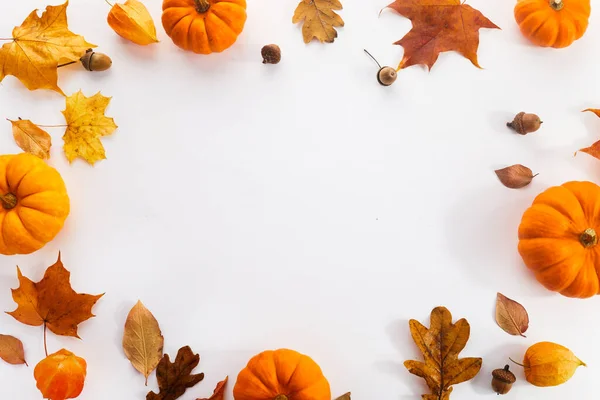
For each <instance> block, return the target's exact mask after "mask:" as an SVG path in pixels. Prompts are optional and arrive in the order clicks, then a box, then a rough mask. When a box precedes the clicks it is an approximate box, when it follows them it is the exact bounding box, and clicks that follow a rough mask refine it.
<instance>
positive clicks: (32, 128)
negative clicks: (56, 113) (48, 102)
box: [9, 118, 52, 160]
mask: <svg viewBox="0 0 600 400" xmlns="http://www.w3.org/2000/svg"><path fill="white" fill-rule="evenodd" d="M9 121H10V123H11V124H12V131H13V137H14V138H15V142H16V143H17V145H18V146H19V147H20V148H21V149H22V150H23V151H24V152H26V153H30V154H33V155H34V156H36V157H39V158H41V159H42V160H47V159H48V158H50V147H51V146H52V138H51V137H50V135H49V134H48V132H46V131H45V130H43V129H41V128H40V127H39V126H37V125H36V124H34V123H33V122H31V121H30V120H28V119H24V120H23V119H20V118H19V120H18V121H11V120H10V119H9Z"/></svg>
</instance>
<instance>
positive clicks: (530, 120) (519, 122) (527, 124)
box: [506, 112, 544, 135]
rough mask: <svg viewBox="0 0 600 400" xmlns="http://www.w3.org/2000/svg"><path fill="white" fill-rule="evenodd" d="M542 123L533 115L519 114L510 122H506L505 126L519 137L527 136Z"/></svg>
mask: <svg viewBox="0 0 600 400" xmlns="http://www.w3.org/2000/svg"><path fill="white" fill-rule="evenodd" d="M543 123H544V121H542V120H541V119H540V117H538V116H537V115H535V114H530V113H526V112H520V113H518V114H517V115H515V118H514V119H513V120H512V121H511V122H507V123H506V126H508V127H509V128H510V129H512V130H514V131H515V132H517V133H518V134H520V135H527V134H528V133H531V132H535V131H537V130H538V129H540V127H541V126H542V124H543Z"/></svg>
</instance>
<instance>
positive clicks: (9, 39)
mask: <svg viewBox="0 0 600 400" xmlns="http://www.w3.org/2000/svg"><path fill="white" fill-rule="evenodd" d="M0 40H15V38H0Z"/></svg>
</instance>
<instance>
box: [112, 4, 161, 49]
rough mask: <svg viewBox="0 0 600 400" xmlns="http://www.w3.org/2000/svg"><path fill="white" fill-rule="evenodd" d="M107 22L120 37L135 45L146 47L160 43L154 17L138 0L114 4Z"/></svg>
mask: <svg viewBox="0 0 600 400" xmlns="http://www.w3.org/2000/svg"><path fill="white" fill-rule="evenodd" d="M107 21H108V25H109V26H110V27H111V28H112V29H113V30H114V31H115V32H116V33H117V34H118V35H119V36H121V37H122V38H124V39H127V40H129V41H131V42H133V43H135V44H139V45H141V46H145V45H147V44H152V43H157V42H158V39H157V38H156V27H155V26H154V21H153V20H152V16H151V15H150V13H149V12H148V9H147V8H146V6H145V5H144V4H143V3H141V2H139V1H138V0H127V1H126V2H125V3H123V4H119V3H116V4H114V5H113V6H112V8H111V10H110V12H109V14H108V18H107Z"/></svg>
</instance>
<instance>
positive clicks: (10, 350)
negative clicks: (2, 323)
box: [0, 335, 27, 365]
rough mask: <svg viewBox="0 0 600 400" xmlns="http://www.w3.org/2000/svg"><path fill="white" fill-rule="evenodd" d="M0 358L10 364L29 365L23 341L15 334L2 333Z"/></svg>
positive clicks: (0, 336)
mask: <svg viewBox="0 0 600 400" xmlns="http://www.w3.org/2000/svg"><path fill="white" fill-rule="evenodd" d="M0 358H1V359H3V360H4V361H6V362H7V363H9V364H13V365H19V364H25V365H27V362H26V361H25V350H23V342H21V341H20V340H19V339H17V338H16V337H14V336H9V335H0Z"/></svg>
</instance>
